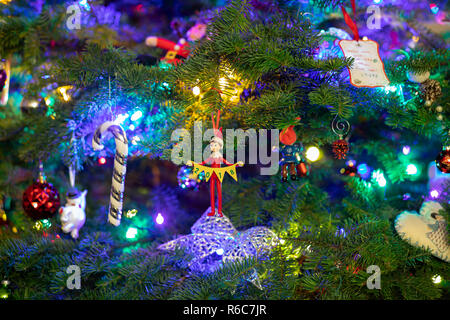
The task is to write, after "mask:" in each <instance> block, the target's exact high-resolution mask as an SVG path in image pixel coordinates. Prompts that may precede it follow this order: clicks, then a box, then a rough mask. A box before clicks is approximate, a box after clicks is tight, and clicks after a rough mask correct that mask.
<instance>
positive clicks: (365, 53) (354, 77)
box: [339, 40, 389, 88]
mask: <svg viewBox="0 0 450 320" xmlns="http://www.w3.org/2000/svg"><path fill="white" fill-rule="evenodd" d="M339 46H340V47H341V49H342V52H344V56H345V57H346V58H348V57H352V58H354V59H355V60H354V62H353V65H352V67H351V68H348V69H349V73H350V83H351V84H352V85H354V86H355V87H369V88H375V87H384V86H387V85H388V84H389V79H388V77H387V76H386V72H385V71H384V64H383V61H382V60H381V58H380V53H379V51H378V43H376V42H375V41H372V40H364V41H356V40H341V41H339Z"/></svg>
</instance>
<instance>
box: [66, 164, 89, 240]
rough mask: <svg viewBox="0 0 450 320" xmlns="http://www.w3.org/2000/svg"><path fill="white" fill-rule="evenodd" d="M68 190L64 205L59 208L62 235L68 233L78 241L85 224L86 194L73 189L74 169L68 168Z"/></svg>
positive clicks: (85, 191)
mask: <svg viewBox="0 0 450 320" xmlns="http://www.w3.org/2000/svg"><path fill="white" fill-rule="evenodd" d="M69 176H70V188H69V190H68V192H67V194H66V197H67V198H66V199H67V200H66V205H65V206H64V207H61V208H59V214H60V220H61V224H62V226H61V229H62V231H63V232H64V233H70V235H71V236H72V238H73V239H78V235H79V231H80V229H81V228H82V227H83V226H84V223H85V222H86V213H85V210H86V194H87V190H84V191H83V192H80V191H78V189H77V188H76V187H75V169H74V168H73V167H72V166H71V167H70V168H69Z"/></svg>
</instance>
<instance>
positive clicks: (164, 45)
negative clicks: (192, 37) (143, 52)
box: [145, 36, 190, 65]
mask: <svg viewBox="0 0 450 320" xmlns="http://www.w3.org/2000/svg"><path fill="white" fill-rule="evenodd" d="M145 44H146V45H147V46H149V47H158V48H161V49H164V50H167V53H166V55H165V57H164V58H162V59H161V60H162V61H164V62H167V63H170V64H174V65H177V64H178V63H181V61H182V60H181V59H180V58H183V59H186V58H187V57H188V55H189V53H190V52H189V49H188V48H189V46H188V44H187V42H186V40H185V39H183V38H181V39H180V40H179V41H178V43H175V42H173V41H170V40H167V39H164V38H159V37H153V36H151V37H147V38H146V39H145ZM177 56H178V58H177Z"/></svg>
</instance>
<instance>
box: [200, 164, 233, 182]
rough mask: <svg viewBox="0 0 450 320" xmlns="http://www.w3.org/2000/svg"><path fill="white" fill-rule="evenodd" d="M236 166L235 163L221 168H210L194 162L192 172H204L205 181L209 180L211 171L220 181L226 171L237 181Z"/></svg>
mask: <svg viewBox="0 0 450 320" xmlns="http://www.w3.org/2000/svg"><path fill="white" fill-rule="evenodd" d="M236 166H237V163H235V164H232V165H231V166H227V167H222V168H211V167H206V166H202V165H201V164H198V163H195V162H194V174H196V175H199V174H200V173H202V172H205V178H206V181H209V179H210V178H211V176H212V175H213V173H215V174H216V176H217V178H219V180H220V182H222V181H223V178H224V177H225V174H226V173H228V174H229V175H230V176H231V177H232V178H233V179H234V180H236V181H237V174H236Z"/></svg>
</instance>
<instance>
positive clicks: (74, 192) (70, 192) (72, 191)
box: [66, 187, 81, 199]
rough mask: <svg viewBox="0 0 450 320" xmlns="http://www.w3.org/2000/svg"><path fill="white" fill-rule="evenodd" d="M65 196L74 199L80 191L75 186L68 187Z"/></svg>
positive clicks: (78, 195)
mask: <svg viewBox="0 0 450 320" xmlns="http://www.w3.org/2000/svg"><path fill="white" fill-rule="evenodd" d="M66 196H67V198H68V199H76V198H78V197H80V196H81V192H80V191H78V189H77V188H75V187H70V188H69V190H67V193H66Z"/></svg>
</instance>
